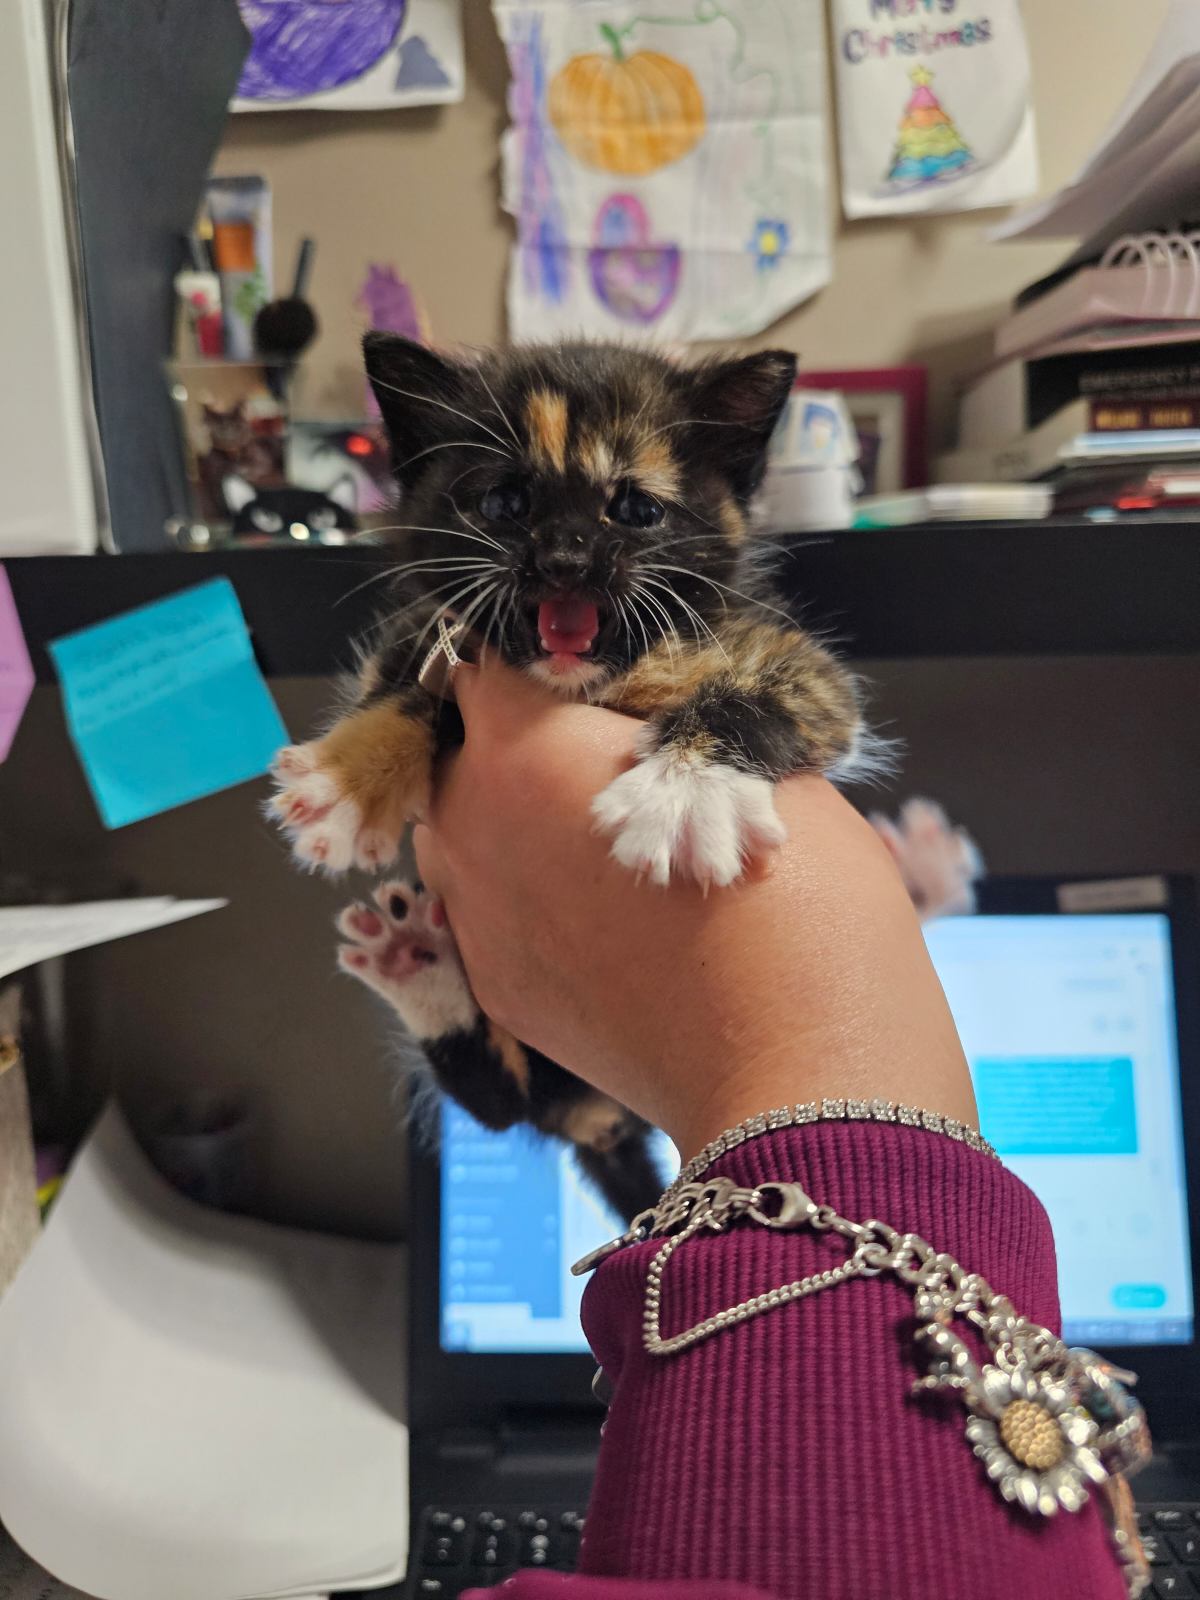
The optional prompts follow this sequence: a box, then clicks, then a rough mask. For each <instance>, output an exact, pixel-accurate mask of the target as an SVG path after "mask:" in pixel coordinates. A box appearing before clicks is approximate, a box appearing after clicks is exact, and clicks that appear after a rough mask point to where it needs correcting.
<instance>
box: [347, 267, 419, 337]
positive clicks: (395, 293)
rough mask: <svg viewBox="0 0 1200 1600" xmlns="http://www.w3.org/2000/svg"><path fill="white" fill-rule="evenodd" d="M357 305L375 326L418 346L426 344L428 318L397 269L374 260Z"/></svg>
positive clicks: (356, 300) (359, 293)
mask: <svg viewBox="0 0 1200 1600" xmlns="http://www.w3.org/2000/svg"><path fill="white" fill-rule="evenodd" d="M354 303H355V305H356V306H359V307H360V308H361V309H362V310H363V311H365V312H366V313H367V320H368V322H369V323H370V325H371V327H373V328H383V329H386V331H387V332H388V333H402V334H404V336H405V338H407V339H415V340H416V341H417V343H418V344H424V343H425V342H426V338H427V335H426V331H425V323H424V319H423V318H422V316H421V313H420V311H419V310H418V308H417V302H416V300H415V298H414V297H413V292H412V290H411V289H410V288H409V287H408V285H407V283H405V281H404V279H403V278H402V277H400V275H399V274H398V273H397V271H396V269H395V267H393V266H391V265H388V264H386V263H381V262H377V261H373V262H372V263H371V265H370V266H369V267H368V268H367V276H366V278H365V279H364V280H363V286H362V288H361V289H360V290H359V291H358V295H357V297H356V299H355V301H354Z"/></svg>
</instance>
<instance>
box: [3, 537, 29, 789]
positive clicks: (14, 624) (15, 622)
mask: <svg viewBox="0 0 1200 1600" xmlns="http://www.w3.org/2000/svg"><path fill="white" fill-rule="evenodd" d="M32 693H33V665H32V663H31V662H30V660H29V651H28V650H27V649H26V648H25V635H24V634H23V633H22V632H21V619H20V617H18V616H17V603H16V601H15V600H14V599H13V594H12V589H11V587H10V585H9V582H8V573H7V572H5V570H4V568H3V567H2V566H0V761H3V760H4V759H5V757H6V756H7V755H8V752H9V750H10V749H11V748H12V742H13V739H14V738H15V737H16V732H17V729H18V728H19V727H20V726H21V718H22V717H23V716H24V714H25V707H26V704H27V703H28V700H29V696H30V695H31V694H32Z"/></svg>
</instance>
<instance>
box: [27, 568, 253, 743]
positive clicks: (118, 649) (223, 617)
mask: <svg viewBox="0 0 1200 1600" xmlns="http://www.w3.org/2000/svg"><path fill="white" fill-rule="evenodd" d="M51 648H52V650H53V652H54V657H55V660H56V661H57V662H58V663H59V665H60V668H61V666H62V665H63V663H64V662H65V663H66V664H67V665H68V668H69V670H70V673H71V700H72V705H73V707H74V714H75V719H76V723H77V726H78V728H79V731H80V732H86V731H88V730H89V729H91V728H94V727H97V726H98V725H100V724H101V723H104V722H111V721H112V720H113V718H114V717H123V716H127V715H128V714H129V713H130V712H131V711H136V710H137V709H138V708H139V707H140V706H144V705H149V704H150V703H151V702H152V701H154V700H157V699H159V698H160V697H161V696H162V695H167V694H177V693H178V692H179V691H180V690H181V689H186V688H187V687H188V686H189V685H190V684H193V683H197V682H199V681H200V680H201V679H203V678H207V677H209V676H211V674H213V673H214V672H221V671H223V670H224V669H225V668H227V667H230V666H233V665H235V664H236V663H237V662H238V661H242V660H245V659H246V658H247V657H248V656H249V654H250V646H249V641H248V639H247V637H246V625H245V623H244V622H243V620H242V613H241V610H240V608H239V607H238V604H237V600H236V598H235V597H234V594H233V590H232V586H230V585H227V583H226V581H225V580H223V579H218V580H217V582H216V584H215V585H214V584H208V583H204V584H199V585H198V586H197V587H196V588H195V589H185V590H184V592H183V593H182V594H178V595H172V596H171V597H170V598H169V599H167V600H159V601H156V602H155V603H154V604H153V605H150V606H143V607H141V608H140V609H139V610H137V611H130V612H126V613H125V614H124V615H123V616H120V617H113V618H112V619H111V620H110V621H108V622H101V623H99V624H98V625H97V626H96V627H94V628H88V629H86V630H85V631H84V632H82V633H76V634H71V635H69V636H68V637H67V638H66V639H59V640H57V641H56V642H55V644H54V645H53V646H52V647H51Z"/></svg>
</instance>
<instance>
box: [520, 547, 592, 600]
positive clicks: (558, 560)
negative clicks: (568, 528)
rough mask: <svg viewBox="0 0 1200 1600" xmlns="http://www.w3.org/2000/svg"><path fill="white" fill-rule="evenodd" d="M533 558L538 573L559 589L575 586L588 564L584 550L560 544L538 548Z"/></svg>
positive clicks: (585, 571) (581, 580)
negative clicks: (567, 547) (566, 547)
mask: <svg viewBox="0 0 1200 1600" xmlns="http://www.w3.org/2000/svg"><path fill="white" fill-rule="evenodd" d="M533 560H534V566H535V567H536V568H537V570H538V575H539V576H540V577H543V578H545V579H546V581H547V582H548V583H552V584H554V585H555V586H556V587H557V588H560V589H573V588H577V587H578V586H579V584H581V583H582V582H583V579H584V576H585V575H586V573H587V570H588V567H589V565H590V561H589V558H588V554H587V552H586V551H584V550H567V549H564V548H563V547H562V545H555V546H551V547H550V548H549V549H543V550H539V551H538V552H537V554H536V555H535V556H534V558H533Z"/></svg>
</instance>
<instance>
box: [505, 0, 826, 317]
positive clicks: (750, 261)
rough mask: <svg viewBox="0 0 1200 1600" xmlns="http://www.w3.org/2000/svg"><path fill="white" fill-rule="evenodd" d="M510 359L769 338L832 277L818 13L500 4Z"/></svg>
mask: <svg viewBox="0 0 1200 1600" xmlns="http://www.w3.org/2000/svg"><path fill="white" fill-rule="evenodd" d="M493 9H494V10H495V13H496V21H497V24H498V26H499V28H500V33H501V36H502V37H503V39H504V42H505V45H506V47H507V49H508V58H509V65H510V68H511V71H512V82H511V87H510V90H509V102H508V103H509V116H510V120H511V126H510V129H509V131H508V132H507V133H506V134H505V136H504V140H503V198H504V205H505V207H506V209H507V210H509V211H510V212H511V213H512V214H513V216H514V217H515V218H516V222H517V240H516V243H515V245H514V248H513V254H512V258H511V262H510V271H509V284H508V312H509V331H510V333H511V335H512V336H513V338H515V339H537V338H552V337H558V336H564V335H566V336H569V335H572V334H574V335H579V334H587V335H591V336H595V337H606V338H619V337H622V336H626V337H628V336H631V335H632V336H634V337H639V338H645V337H646V336H651V337H654V338H661V339H663V340H667V341H678V340H688V339H728V338H732V337H735V336H738V335H742V334H748V333H753V332H756V331H757V330H759V329H761V328H765V327H766V326H767V325H768V324H769V323H771V322H773V321H775V320H776V318H778V317H780V316H782V314H783V313H784V312H785V311H787V310H788V309H789V308H790V307H792V306H794V305H796V304H797V303H798V302H800V301H802V300H804V299H806V298H807V297H808V296H809V295H811V294H813V293H814V292H815V291H816V290H817V289H819V288H821V287H822V285H823V284H825V283H827V282H828V281H829V277H830V241H829V215H828V206H827V201H826V188H827V181H828V180H827V171H828V154H827V122H828V117H827V110H826V95H825V73H826V65H825V39H824V15H823V0H701V3H697V0H661V3H659V4H656V5H654V6H650V7H647V8H646V9H645V12H643V11H642V10H641V9H640V8H639V7H638V6H636V5H633V4H630V3H628V0H589V3H588V4H585V5H581V4H579V3H578V0H525V3H522V0H493Z"/></svg>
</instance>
